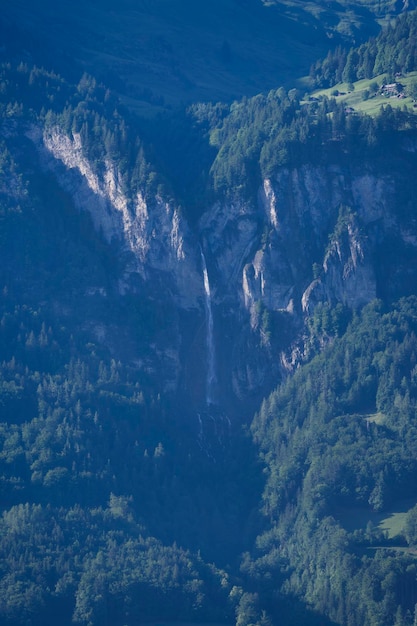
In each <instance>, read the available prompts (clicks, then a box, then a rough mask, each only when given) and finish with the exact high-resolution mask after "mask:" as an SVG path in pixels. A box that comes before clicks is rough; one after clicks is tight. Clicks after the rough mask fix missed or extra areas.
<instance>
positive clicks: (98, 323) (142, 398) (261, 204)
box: [0, 3, 417, 626]
mask: <svg viewBox="0 0 417 626" xmlns="http://www.w3.org/2000/svg"><path fill="white" fill-rule="evenodd" d="M47 6H48V5H47V4H46V3H45V4H44V5H40V7H39V14H38V15H41V9H42V10H44V9H45V8H47ZM247 6H248V7H251V6H252V5H251V4H249V5H247ZM144 7H145V5H144V4H143V5H141V10H144ZM265 8H266V7H265ZM15 9H16V11H17V10H19V11H20V10H22V11H23V9H24V10H25V11H26V8H25V4H24V3H19V4H17V5H16V7H15ZM89 9H90V10H93V9H94V11H95V10H96V8H94V7H93V5H89ZM261 9H262V10H263V8H262V7H261V8H260V10H261ZM167 10H168V9H167ZM245 10H246V9H245ZM248 10H249V8H248ZM250 10H252V9H250ZM24 14H25V13H24V12H23V13H21V15H22V16H23V15H24ZM150 14H151V13H149V15H150ZM16 15H17V13H16ZM61 15H62V14H61ZM163 15H165V13H164V14H163ZM216 19H217V18H216ZM412 19H417V18H416V16H413V15H412V14H411V16H410V20H412ZM87 23H88V24H90V21H88V22H87ZM99 25H100V24H99ZM81 31H82V28H81ZM81 31H80V32H81ZM59 32H60V31H58V33H59ZM81 34H82V33H81ZM83 36H84V35H83ZM30 45H31V44H30V42H28V48H30ZM412 45H413V42H410V47H411V46H412ZM45 50H47V48H45V49H44V52H45ZM34 51H35V48H33V50H32V53H33V54H35V52H34ZM2 53H3V54H4V55H8V60H7V62H4V63H3V64H2V66H1V75H0V98H1V101H0V115H1V138H2V143H1V154H0V175H1V178H0V217H1V228H0V237H1V264H0V293H1V317H0V350H1V359H0V362H1V368H0V409H1V415H2V419H1V427H0V436H1V452H0V475H1V483H0V488H1V497H2V518H1V520H0V525H1V528H2V533H1V535H2V537H4V538H5V539H4V541H2V542H0V554H1V559H0V563H1V565H0V568H1V570H0V573H1V591H2V592H1V594H0V598H1V600H0V615H1V618H0V619H1V620H2V621H3V622H4V623H5V624H7V626H9V625H12V624H13V625H16V624H25V623H28V622H30V623H32V624H49V623H51V624H52V623H56V612H57V610H58V608H57V607H60V609H59V610H60V623H63V624H70V623H79V624H94V625H95V624H102V623H106V621H107V622H108V623H110V622H111V623H114V624H121V625H122V624H132V626H133V624H135V623H138V622H140V623H142V622H143V621H145V622H146V621H149V622H153V621H160V620H170V621H174V622H178V621H182V620H183V621H184V620H185V621H201V622H207V621H210V622H218V623H232V622H233V620H234V619H235V620H236V623H237V624H239V626H244V625H246V624H266V623H269V622H270V621H271V622H272V623H273V624H275V623H276V624H278V623H283V624H286V625H288V624H291V623H307V624H314V623H317V620H318V621H319V623H323V620H324V621H325V620H326V619H332V620H335V622H336V623H339V624H354V625H355V626H356V624H357V625H358V626H359V624H373V623H381V624H383V623H387V624H388V623H394V621H395V620H396V623H397V624H400V623H406V624H412V620H413V617H412V610H413V603H414V604H415V603H416V601H417V597H416V590H415V567H414V563H413V560H412V559H413V557H412V549H413V545H414V544H413V541H414V534H413V531H412V522H413V519H414V518H413V511H412V507H414V505H415V502H416V501H417V498H416V497H415V482H414V478H413V476H414V470H415V467H414V466H415V459H414V456H415V451H414V448H415V446H414V443H415V442H414V427H413V419H414V412H415V407H414V394H415V390H414V386H415V380H414V379H415V372H414V369H415V345H414V344H415V336H414V335H415V332H416V329H415V315H416V313H415V310H416V303H415V298H414V297H413V294H415V285H416V278H417V276H416V272H417V222H416V204H415V198H416V197H417V188H416V185H417V182H416V178H415V175H414V172H415V169H416V165H417V164H416V158H417V156H416V154H417V116H415V114H414V113H413V112H412V111H409V110H401V109H399V108H398V109H396V110H394V109H393V108H392V107H390V106H386V107H385V108H383V109H382V110H381V111H380V113H379V115H377V116H376V117H375V118H370V117H367V116H365V115H359V114H358V115H352V114H351V113H350V112H347V111H346V110H345V108H344V106H343V105H341V104H338V103H337V102H336V101H334V100H328V99H326V98H323V99H322V100H321V101H316V100H314V99H313V100H308V99H306V100H304V99H300V94H299V93H298V92H297V91H296V90H290V91H289V92H287V91H286V90H285V89H283V88H279V89H274V90H271V91H269V92H268V93H267V94H260V95H258V96H256V97H254V98H249V99H248V98H243V99H242V100H240V101H237V102H233V103H232V104H219V103H218V104H216V105H215V104H208V103H205V104H202V103H197V104H194V105H193V106H190V107H187V108H186V110H184V111H180V112H173V113H172V115H171V116H167V117H164V118H158V119H157V120H156V121H154V122H149V121H144V120H139V121H138V120H137V119H136V118H135V117H133V116H132V115H131V114H129V113H128V112H127V110H126V109H124V108H123V107H122V106H120V102H119V100H118V98H117V97H116V96H115V95H114V93H112V92H111V91H110V90H109V89H107V87H106V86H104V85H103V84H101V83H100V82H98V81H97V80H96V78H94V77H93V76H90V75H87V74H84V75H82V74H80V75H79V76H78V77H77V79H76V80H75V81H74V82H72V80H71V78H70V76H69V74H68V75H61V74H59V73H57V72H56V71H52V70H50V69H45V68H40V67H39V66H35V65H32V59H31V52H30V50H29V51H27V53H26V54H24V55H23V58H22V57H21V56H19V54H18V48H14V47H13V42H12V41H11V39H9V40H8V42H7V44H6V46H5V49H4V50H3V51H2ZM79 60H80V63H81V62H82V63H84V62H85V58H84V61H83V60H82V59H81V58H80V59H79ZM57 62H58V63H59V64H61V63H64V68H65V60H64V59H63V57H61V58H57ZM388 62H389V60H387V63H388ZM388 69H389V68H388V67H387V68H386V71H387V72H388ZM408 69H411V70H413V69H416V68H413V67H411V68H408ZM74 72H75V73H77V72H76V69H74ZM64 74H65V73H64ZM177 124H178V125H177ZM178 137H181V143H178V144H177V143H176V139H177V138H178ZM164 149H165V150H166V152H165V153H163V154H161V152H163V150H164ZM196 155H199V157H201V159H200V158H197V157H196ZM183 170H184V171H183ZM403 297H408V299H406V300H401V301H400V303H399V304H398V303H397V304H395V302H396V301H397V300H398V299H400V298H403ZM375 298H379V299H381V301H382V304H372V302H373V301H374V300H375ZM363 307H365V308H364V309H363ZM362 309H363V311H362ZM361 311H362V313H361ZM370 329H371V330H370ZM326 347H327V348H326ZM324 349H325V350H326V351H325V352H323V353H322V354H320V353H321V352H322V351H323V350H324ZM314 355H317V356H316V358H315V360H313V361H312V362H311V363H310V364H308V363H307V364H306V362H307V361H309V360H311V359H312V358H313V357H314ZM327 363H328V364H329V365H328V366H327V365H326V364H327ZM298 367H299V371H298V373H296V374H294V370H295V369H297V368H298ZM286 379H289V380H288V382H286ZM277 385H279V387H278V388H277V389H276V390H275V391H274V392H273V393H272V395H271V396H270V398H269V400H268V401H266V402H265V403H264V404H263V406H262V408H261V409H259V407H260V404H261V400H262V398H263V397H265V396H268V395H269V393H270V392H271V391H272V390H273V389H274V388H275V387H276V386H277ZM255 411H258V415H257V417H256V418H255V420H254V422H253V425H252V436H253V441H252V440H251V439H250V437H248V435H247V433H246V431H245V429H243V428H242V426H245V427H246V426H248V425H249V424H250V423H251V421H252V417H253V414H254V412H255ZM259 451H260V453H261V456H260V459H258V458H257V455H258V452H259ZM342 452H343V453H344V455H342ZM363 459H366V461H363ZM362 461H363V463H362ZM400 499H407V501H408V500H410V504H409V505H408V506H407V507H406V511H409V515H408V517H407V524H408V526H407V529H406V531H405V534H404V539H402V540H398V541H396V542H395V543H394V544H392V546H391V547H392V549H395V550H396V551H397V552H399V554H397V557H398V558H393V557H392V555H390V554H387V553H386V552H384V550H383V549H382V548H384V549H385V544H383V545H382V544H381V545H378V549H377V550H376V551H375V553H374V552H370V551H369V552H370V555H369V554H368V552H366V551H368V549H369V548H371V547H372V545H371V544H372V543H374V544H375V542H379V541H380V542H382V541H385V538H384V537H383V536H380V535H378V533H374V532H372V528H371V526H370V527H369V528H367V529H366V528H365V531H363V529H361V527H359V525H358V526H357V527H355V528H353V530H351V527H350V525H349V524H350V523H351V521H352V520H349V519H348V518H349V516H348V514H347V513H346V509H347V508H349V507H350V506H351V507H354V508H355V509H357V510H359V509H360V510H361V511H362V512H363V515H364V516H365V518H366V519H365V527H366V522H368V521H370V522H372V520H373V519H374V517H373V515H374V512H375V511H376V512H379V511H383V510H384V507H386V511H387V515H388V514H389V513H390V512H397V511H396V510H395V506H396V505H397V504H398V505H399V504H401V505H402V506H403V505H404V503H403V502H400ZM368 505H369V506H368ZM404 506H405V505H404ZM372 509H374V512H373V511H372ZM236 529H239V532H237V531H236ZM355 531H356V534H355ZM349 533H351V534H349ZM324 537H327V538H328V541H327V542H326V541H324V539H323V538H324ZM310 540H311V541H310ZM405 540H406V541H407V542H408V544H409V545H402V544H401V541H403V542H404V541H405ZM374 547H375V546H374ZM387 547H389V544H387ZM310 548H311V549H310ZM403 548H404V550H405V552H406V553H405V554H402V551H403ZM408 548H410V549H408ZM242 553H244V555H243V558H242V556H241V555H242ZM367 554H368V556H367ZM373 556H375V558H373ZM339 561H340V562H342V563H343V564H344V565H346V568H345V569H346V572H347V574H346V572H345V573H343V572H341V570H340V567H339ZM212 562H214V563H215V564H216V565H209V563H212ZM392 569H395V575H390V570H392ZM309 572H312V574H311V576H310V575H309ZM372 577H374V578H375V579H376V580H377V583H375V585H374V587H372V594H373V595H372V598H370V599H368V600H366V599H365V597H366V595H367V593H368V592H369V588H370V587H369V585H368V581H369V578H372ZM352 581H353V582H352ZM291 594H296V597H297V602H294V603H293V604H291V602H289V601H288V598H290V597H291ZM310 609H312V610H313V611H315V612H316V614H314V612H313V613H312V612H311V611H310ZM378 620H379V622H378ZM401 620H402V622H401Z"/></svg>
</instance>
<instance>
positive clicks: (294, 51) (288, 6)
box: [2, 0, 414, 112]
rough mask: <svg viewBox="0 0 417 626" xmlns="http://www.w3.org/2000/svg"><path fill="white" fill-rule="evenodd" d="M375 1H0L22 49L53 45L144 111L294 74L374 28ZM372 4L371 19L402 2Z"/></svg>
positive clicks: (220, 96) (251, 90) (49, 51)
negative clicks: (330, 49)
mask: <svg viewBox="0 0 417 626" xmlns="http://www.w3.org/2000/svg"><path fill="white" fill-rule="evenodd" d="M413 1H414V0H413ZM374 4H375V3H373V2H366V3H356V4H355V3H350V5H349V7H346V6H345V5H344V4H343V3H340V4H336V3H335V5H334V6H332V7H331V9H328V8H327V7H322V6H321V5H320V6H317V3H315V5H316V6H315V10H314V11H309V8H311V5H308V6H307V10H305V9H306V7H305V6H304V3H301V4H297V3H293V2H280V3H262V2H261V1H260V0H240V1H239V0H222V1H220V0H215V1H214V2H210V3H205V2H193V1H192V0H181V1H179V0H175V1H173V0H170V1H169V2H168V1H167V0H157V1H153V2H146V1H145V0H142V1H141V2H136V1H133V0H122V1H121V2H118V3H117V6H114V4H113V3H112V2H110V1H108V2H102V3H95V2H91V1H90V2H80V1H79V0H77V1H75V2H74V1H72V2H69V1H68V0H64V1H63V2H61V3H60V4H59V6H57V5H56V3H53V2H50V0H41V1H40V2H37V3H36V5H34V4H33V3H32V2H28V1H27V0H16V2H13V3H8V4H7V5H6V6H4V7H3V11H2V19H3V23H4V28H3V36H4V37H6V38H7V36H8V33H13V39H15V37H16V34H17V35H18V38H19V32H20V33H21V34H20V39H21V41H22V44H23V46H25V47H26V51H27V52H29V53H33V52H34V50H33V49H31V45H28V44H29V42H30V39H31V38H32V39H33V42H32V46H33V48H34V49H37V51H36V53H35V54H39V49H41V50H42V49H43V50H44V58H45V59H48V58H51V57H52V58H53V57H54V56H56V53H58V57H57V58H56V60H55V63H57V62H58V63H60V67H59V69H60V71H61V72H63V71H64V65H65V71H66V72H72V71H73V65H74V62H75V63H77V64H78V65H79V66H80V68H82V69H84V70H86V71H88V72H90V73H92V74H93V75H94V76H95V77H96V78H97V79H98V80H103V81H104V82H105V83H106V84H107V85H108V86H110V87H111V88H113V89H115V90H116V91H118V92H119V93H120V94H121V95H122V96H123V99H124V101H125V102H126V103H128V104H129V106H131V107H133V109H134V110H137V111H139V112H145V111H146V112H149V111H150V110H152V109H154V108H156V110H160V109H161V107H162V108H163V107H165V106H172V105H178V104H179V103H181V102H196V101H207V100H211V101H215V100H221V101H224V100H226V101H230V100H231V99H236V98H239V97H241V96H243V95H246V96H250V95H254V94H256V93H258V92H259V91H263V90H265V89H270V88H273V87H275V86H276V85H280V84H283V83H285V82H288V81H290V82H293V81H294V79H295V78H298V77H300V76H303V75H306V74H307V73H308V70H309V67H310V65H311V64H312V63H313V62H314V61H315V60H316V59H317V58H319V57H321V56H324V55H325V54H326V52H327V49H328V47H329V43H331V44H332V47H334V46H335V45H336V44H337V43H342V42H343V40H345V41H346V42H351V41H353V40H355V39H356V40H363V39H365V38H366V37H367V36H369V35H370V34H376V32H377V31H378V29H379V25H378V24H377V22H376V15H375V14H374V13H373V11H374V10H375V6H374ZM379 4H380V6H379V9H380V11H379V14H378V17H379V18H382V17H384V16H385V15H387V14H390V15H393V14H395V13H397V12H398V11H400V10H401V9H402V7H398V6H397V4H395V3H385V4H383V5H381V3H379ZM408 4H409V8H413V6H414V5H413V3H412V2H409V3H408ZM368 5H369V8H368ZM323 9H324V13H323ZM338 20H340V22H341V24H344V26H343V27H341V28H338V27H337V22H338ZM11 25H12V27H11ZM16 30H17V33H16V32H15V31H16ZM339 31H342V34H341V33H340V32H339ZM343 31H344V32H343ZM22 32H23V34H22ZM288 50H291V54H290V55H289V54H288ZM59 57H61V58H59ZM55 69H58V67H57V65H55Z"/></svg>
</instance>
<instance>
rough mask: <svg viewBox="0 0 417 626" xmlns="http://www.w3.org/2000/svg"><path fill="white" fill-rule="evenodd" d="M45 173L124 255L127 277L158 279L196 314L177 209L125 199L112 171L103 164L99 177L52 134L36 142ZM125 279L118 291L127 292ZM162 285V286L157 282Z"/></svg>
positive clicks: (70, 143) (199, 286)
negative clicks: (126, 254)
mask: <svg viewBox="0 0 417 626" xmlns="http://www.w3.org/2000/svg"><path fill="white" fill-rule="evenodd" d="M35 139H37V140H38V145H39V146H40V148H41V150H42V152H43V157H44V163H45V165H46V167H48V168H49V169H51V170H52V171H54V173H55V174H56V176H57V177H58V179H59V181H60V183H61V184H62V186H63V187H64V188H65V189H66V190H67V191H69V192H70V194H71V195H72V197H73V199H74V202H75V205H76V206H77V208H78V209H79V210H84V211H88V212H89V213H90V215H91V217H92V219H93V222H94V225H95V227H96V229H97V230H99V231H101V232H102V233H103V236H104V238H105V239H106V240H107V241H108V242H117V243H118V244H119V245H120V247H121V248H122V250H124V251H126V252H130V253H131V255H130V263H129V265H128V267H127V270H128V274H129V273H131V272H137V273H138V274H139V275H140V276H141V278H142V279H143V280H145V281H150V280H152V279H153V278H155V274H158V276H159V278H158V283H160V282H161V275H162V277H164V278H165V282H166V286H167V289H168V290H169V291H170V292H172V295H173V297H174V299H175V300H176V302H177V303H178V305H179V306H180V307H182V308H185V309H188V308H198V307H199V306H200V304H199V302H200V300H201V298H202V292H203V283H202V278H201V272H200V271H199V269H198V267H197V266H198V255H197V252H196V249H195V246H194V245H193V243H192V242H191V234H190V231H189V229H188V227H187V224H186V222H185V221H184V219H183V218H182V217H181V215H180V212H179V210H178V207H176V206H175V205H173V204H172V203H171V202H168V201H165V200H164V199H163V198H161V197H160V196H155V197H154V198H152V200H151V201H149V199H147V198H145V196H144V195H143V194H142V193H140V192H139V193H137V194H136V195H135V196H134V197H131V195H130V194H129V191H128V190H127V189H126V188H125V186H124V184H123V180H122V177H121V175H120V172H119V171H118V169H117V167H116V166H115V165H114V164H113V163H112V162H110V161H106V162H105V163H104V168H103V173H101V174H99V173H97V171H95V170H94V168H93V167H92V165H91V164H90V163H89V161H88V159H87V158H86V157H85V154H84V150H83V146H82V143H81V138H80V135H79V134H73V135H72V136H71V137H68V136H67V135H65V134H64V133H63V132H62V131H60V130H59V129H58V128H53V129H50V130H47V131H45V132H44V133H43V135H42V137H39V136H38V137H36V136H35ZM127 280H128V275H126V276H125V277H124V280H123V281H121V289H128V288H129V286H128V282H126V281H127ZM162 282H164V280H162Z"/></svg>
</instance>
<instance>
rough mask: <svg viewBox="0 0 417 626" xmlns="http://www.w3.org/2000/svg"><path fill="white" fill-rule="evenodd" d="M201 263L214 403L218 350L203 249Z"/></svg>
mask: <svg viewBox="0 0 417 626" xmlns="http://www.w3.org/2000/svg"><path fill="white" fill-rule="evenodd" d="M201 263H202V267H203V278H204V293H205V300H204V302H205V309H206V344H207V377H206V403H207V405H209V404H214V401H213V392H214V386H215V384H216V352H215V349H214V335H213V312H212V310H211V292H210V282H209V277H208V272H207V265H206V259H205V257H204V253H203V250H201Z"/></svg>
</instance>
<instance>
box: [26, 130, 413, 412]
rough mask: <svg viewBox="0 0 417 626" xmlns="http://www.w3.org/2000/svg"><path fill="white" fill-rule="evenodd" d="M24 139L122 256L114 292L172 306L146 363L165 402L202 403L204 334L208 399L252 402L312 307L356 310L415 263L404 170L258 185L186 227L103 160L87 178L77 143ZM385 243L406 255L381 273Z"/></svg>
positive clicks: (277, 179) (324, 172) (353, 171)
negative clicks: (153, 359)
mask: <svg viewBox="0 0 417 626" xmlns="http://www.w3.org/2000/svg"><path fill="white" fill-rule="evenodd" d="M31 136H32V139H33V141H35V143H36V145H37V146H38V148H39V150H40V153H41V154H42V155H43V156H42V158H43V162H44V167H46V168H48V169H49V170H50V171H53V172H54V174H55V176H56V177H57V179H58V180H59V182H60V184H61V185H62V186H63V187H64V188H65V189H66V190H67V191H68V192H69V193H70V194H71V196H72V198H73V200H74V203H75V205H76V206H77V208H78V209H79V210H83V211H88V212H89V214H90V215H91V219H92V221H93V223H94V225H95V228H96V230H97V231H99V232H101V233H102V235H103V237H104V238H105V239H106V240H107V241H108V242H113V243H115V244H116V245H117V249H119V250H120V253H121V255H122V257H123V259H127V261H126V262H125V264H124V267H125V272H124V275H123V276H121V277H120V290H121V291H122V292H126V291H129V290H131V289H134V287H133V285H134V284H135V280H136V279H134V277H137V276H140V278H141V281H142V282H141V284H142V285H143V286H146V289H147V293H150V291H149V290H151V291H152V289H153V290H154V292H155V294H156V293H158V294H159V297H161V298H168V300H169V301H170V302H171V303H172V304H173V305H174V307H177V314H176V315H177V316H176V322H175V324H176V327H175V329H174V327H173V330H172V333H171V338H170V340H169V341H168V340H167V339H166V338H165V339H163V338H161V339H160V341H161V345H159V344H158V345H155V346H154V348H153V350H154V353H155V355H157V357H158V359H159V361H161V362H162V361H164V359H165V361H166V362H167V363H168V362H169V364H168V365H166V371H168V370H169V371H170V374H169V375H167V384H168V382H169V385H168V387H169V389H170V390H171V391H175V388H176V387H181V385H182V386H183V388H184V389H187V392H186V393H188V394H190V395H192V394H194V395H195V397H197V396H198V397H199V398H200V399H202V401H203V399H204V397H205V396H207V393H206V383H205V380H206V377H207V370H210V367H208V365H207V363H208V361H207V355H206V352H207V350H208V347H207V346H208V345H209V343H208V342H207V340H206V339H207V330H208V329H210V332H211V333H212V336H211V340H210V346H211V347H212V349H213V354H214V352H215V353H216V367H217V368H218V371H216V372H215V376H216V381H218V382H219V397H223V398H224V397H225V396H227V395H229V396H230V397H233V402H234V399H235V398H236V397H239V398H241V399H242V400H245V398H247V397H249V396H251V395H253V396H254V397H259V395H258V394H262V393H264V392H265V390H266V389H268V386H272V385H274V384H276V381H277V379H278V378H279V376H280V371H283V370H284V369H288V368H291V367H295V366H296V363H297V362H298V361H299V358H300V355H302V353H303V348H302V345H301V344H300V343H298V353H297V354H298V356H297V357H294V358H293V357H291V358H289V357H288V355H289V354H290V353H291V354H295V352H294V350H293V348H294V345H297V341H298V340H299V338H300V336H301V335H302V334H303V324H304V322H305V321H306V319H307V318H308V317H309V316H311V315H312V314H313V313H314V309H315V307H316V306H317V305H319V304H322V303H325V302H327V303H329V304H331V305H335V304H337V303H342V304H343V305H345V306H346V307H349V308H351V309H355V308H358V307H361V306H362V305H364V304H366V303H367V302H369V301H370V300H372V299H374V298H375V297H378V296H380V294H381V290H382V289H383V288H384V289H386V288H388V289H389V288H390V285H391V284H392V283H393V282H397V283H401V280H402V277H403V276H407V277H408V278H407V279H410V276H411V274H412V272H413V271H414V270H412V269H410V267H409V266H408V265H407V263H408V260H407V259H409V258H410V254H411V255H414V256H412V258H414V257H417V228H416V224H415V223H414V221H413V218H412V215H413V210H412V198H413V197H417V193H416V192H417V190H416V189H414V187H413V185H414V186H415V183H414V179H413V177H410V176H407V173H398V172H381V171H378V169H377V168H375V167H373V166H371V165H369V164H368V166H367V167H363V168H362V169H359V167H358V168H355V167H354V166H350V167H349V168H346V167H342V166H340V165H337V164H334V165H327V166H312V165H309V166H307V165H306V166H303V167H299V168H294V169H289V168H283V169H282V170H280V171H278V172H277V173H276V175H275V176H274V177H273V178H271V179H267V180H264V181H263V183H262V185H261V187H260V189H259V191H258V195H257V198H256V200H253V199H252V200H249V199H243V198H241V197H239V196H238V195H236V196H235V197H234V198H233V199H228V200H222V201H220V200H219V201H217V202H216V203H214V204H213V205H212V206H210V207H208V208H207V210H206V211H205V212H204V214H203V215H202V217H201V219H200V221H199V223H198V224H197V226H196V227H195V229H194V230H192V229H191V227H190V226H189V225H188V224H187V221H186V219H185V218H184V216H183V214H182V213H181V212H180V211H179V209H178V207H177V206H176V205H175V204H174V203H173V202H172V201H166V200H165V199H163V198H162V197H160V196H157V195H156V196H155V197H153V198H149V197H147V196H145V194H143V193H140V192H139V193H135V194H134V195H133V194H132V192H131V190H129V189H126V185H125V181H124V180H123V177H122V176H121V174H120V172H119V171H118V168H117V167H116V165H115V164H114V163H112V162H111V161H110V160H107V161H105V162H104V163H102V164H101V166H100V168H97V167H93V166H92V165H91V163H90V162H89V160H88V159H87V158H86V156H85V153H84V150H83V146H82V142H81V138H80V136H79V135H77V134H73V135H70V136H67V135H65V134H64V133H63V132H61V131H60V130H59V129H57V128H55V129H49V130H46V131H44V132H43V133H41V132H40V131H33V130H32V133H31ZM405 180H408V182H407V184H408V185H411V186H412V187H413V189H412V190H411V191H410V193H408V192H407V193H405V191H404V189H405V183H404V181H405ZM410 181H411V182H410ZM410 189H411V188H410ZM413 190H414V191H413ZM399 198H400V205H401V206H402V211H400V213H401V215H399ZM401 203H402V204H401ZM388 240H389V242H390V245H391V247H392V246H394V247H395V246H400V247H401V248H402V249H403V250H407V253H406V254H404V255H403V257H402V258H400V257H398V259H397V258H396V259H395V261H394V266H395V267H394V269H393V270H392V276H391V275H388V274H386V275H385V274H384V271H385V266H384V261H381V258H382V257H381V251H382V250H385V249H386V247H387V246H386V242H387V241H388ZM393 242H394V243H393ZM202 251H203V253H204V258H205V262H206V264H207V267H206V272H207V277H206V278H207V281H209V285H210V290H209V295H210V307H211V308H210V315H211V320H210V324H208V320H207V319H205V318H206V317H207V306H206V307H204V302H205V298H206V300H207V293H208V290H207V289H206V290H205V288H204V286H205V282H204V277H203V264H202V258H203V255H202ZM410 251H411V252H410ZM400 256H401V255H400ZM401 264H402V266H401ZM415 266H416V267H417V261H415ZM388 270H389V268H388V261H387V272H388ZM389 271H391V270H389ZM415 273H417V271H416V272H415ZM390 276H391V278H390ZM413 276H414V274H413ZM399 277H400V278H399ZM136 284H137V281H136ZM207 284H208V283H207ZM135 288H137V287H135ZM398 291H399V293H401V289H399V290H398ZM161 294H162V295H161ZM271 320H272V321H271ZM288 320H290V321H288ZM289 328H290V330H288V329H289ZM271 329H272V330H271ZM164 342H165V343H164ZM162 344H164V345H162ZM164 355H165V356H166V358H165V356H164ZM168 357H169V358H168ZM165 361H164V362H165ZM213 362H214V361H213ZM212 376H214V374H212ZM168 387H167V388H168ZM220 387H221V389H220ZM196 390H197V391H196Z"/></svg>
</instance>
